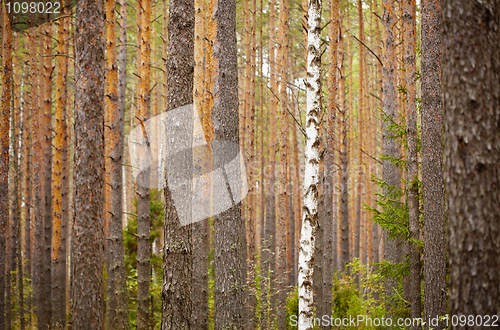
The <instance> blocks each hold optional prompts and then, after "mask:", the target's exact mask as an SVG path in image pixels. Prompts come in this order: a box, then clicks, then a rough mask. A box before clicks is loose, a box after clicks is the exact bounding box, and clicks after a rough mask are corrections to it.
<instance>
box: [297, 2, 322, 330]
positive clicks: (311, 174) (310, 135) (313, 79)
mask: <svg viewBox="0 0 500 330" xmlns="http://www.w3.org/2000/svg"><path fill="white" fill-rule="evenodd" d="M321 6H322V0H309V6H308V8H309V9H308V14H309V19H308V36H307V82H306V88H307V116H306V149H305V157H306V162H305V175H304V215H303V219H302V230H301V234H300V253H299V330H309V329H313V320H314V313H313V305H314V303H313V260H314V259H313V252H314V243H315V241H314V239H315V236H316V223H317V221H318V184H319V179H318V174H319V157H320V151H319V146H320V121H321V119H320V117H321V106H320V105H321V103H320V97H321V80H320V79H321V77H320V66H321V50H320V31H321V30H320V29H321V27H320V23H321Z"/></svg>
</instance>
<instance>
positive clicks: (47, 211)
mask: <svg viewBox="0 0 500 330" xmlns="http://www.w3.org/2000/svg"><path fill="white" fill-rule="evenodd" d="M44 37H45V42H44V52H43V57H42V58H41V61H42V62H43V70H44V71H43V75H42V76H43V80H44V83H43V93H44V94H43V113H44V117H43V121H42V129H43V131H44V135H45V139H44V140H43V142H42V149H43V153H44V155H45V158H44V162H43V164H44V174H43V180H44V222H45V225H44V228H45V229H44V232H45V248H44V250H45V257H44V272H45V279H46V283H45V295H46V297H47V299H46V300H44V309H45V314H46V317H47V322H48V323H47V326H49V327H51V326H52V325H51V318H52V316H51V315H52V308H51V296H52V277H51V274H52V271H51V264H52V263H51V260H52V41H53V39H52V23H51V22H47V23H45V24H44Z"/></svg>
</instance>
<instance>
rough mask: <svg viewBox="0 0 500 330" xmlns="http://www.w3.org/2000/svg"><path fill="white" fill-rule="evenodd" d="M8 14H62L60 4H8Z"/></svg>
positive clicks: (48, 2)
mask: <svg viewBox="0 0 500 330" xmlns="http://www.w3.org/2000/svg"><path fill="white" fill-rule="evenodd" d="M5 9H6V10H7V13H8V14H28V13H30V14H60V13H61V12H60V9H61V3H60V2H57V1H55V2H50V1H47V2H34V1H33V2H17V1H16V2H10V1H9V2H6V3H5Z"/></svg>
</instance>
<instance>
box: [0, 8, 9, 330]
mask: <svg viewBox="0 0 500 330" xmlns="http://www.w3.org/2000/svg"><path fill="white" fill-rule="evenodd" d="M0 8H1V9H0V15H1V16H2V18H3V22H8V21H9V20H8V17H7V14H6V13H4V12H3V6H0ZM2 25H3V23H2ZM5 28H6V30H7V31H10V25H9V24H6V26H2V31H0V34H2V32H3V31H4V30H5ZM11 34H12V32H10V34H9V32H8V33H6V34H5V35H4V36H3V37H2V46H3V47H2V57H3V59H4V61H5V59H7V58H9V57H10V56H8V54H9V42H6V43H4V42H5V41H6V40H8V39H9V36H10V35H11ZM5 37H7V38H5ZM10 38H11V39H10V42H12V36H10ZM6 46H7V47H6ZM10 47H12V46H10ZM4 54H5V55H6V56H4ZM4 63H6V64H7V61H5V62H4ZM2 67H3V68H5V69H7V73H9V70H10V69H9V66H2ZM2 71H4V70H2ZM2 73H4V74H3V76H2V86H5V83H6V82H7V83H9V80H10V75H7V74H5V72H2ZM9 93H10V88H2V96H3V95H4V94H5V95H6V96H8V95H10V94H9ZM9 118H10V101H9V102H7V100H4V98H3V97H2V112H1V118H0V148H1V151H0V152H1V154H0V297H2V298H3V297H5V291H6V289H7V291H8V290H9V288H10V287H9V286H7V288H6V286H5V284H6V278H7V268H6V264H7V262H6V244H5V243H6V242H7V226H8V223H9V129H10V119H9ZM6 311H7V310H6V304H5V299H0V330H3V329H5V322H6V318H5V316H6V314H7V313H6ZM7 317H8V314H7Z"/></svg>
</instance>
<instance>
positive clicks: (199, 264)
mask: <svg viewBox="0 0 500 330" xmlns="http://www.w3.org/2000/svg"><path fill="white" fill-rule="evenodd" d="M194 6H195V27H194V28H195V31H194V61H195V67H194V82H193V89H194V94H193V99H194V107H195V111H197V113H198V115H199V116H200V118H201V120H202V126H203V130H204V133H205V134H204V136H205V139H206V140H209V137H208V136H209V133H208V131H209V130H211V127H210V126H211V123H210V122H208V121H207V120H206V118H205V117H206V116H207V112H208V111H210V110H211V109H208V105H207V104H206V102H207V96H206V94H208V92H209V90H208V88H207V87H208V86H207V84H206V83H205V79H206V73H207V70H206V67H207V65H206V64H207V51H206V36H207V33H206V24H205V23H206V15H207V12H206V10H207V8H206V1H200V0H195V3H194ZM209 143H210V142H209ZM193 156H194V160H195V163H200V162H201V164H202V167H203V169H202V171H201V173H196V175H202V174H203V173H207V172H209V169H210V166H211V164H210V159H206V158H208V157H206V158H203V157H204V154H203V152H201V153H200V154H196V153H195V154H194V155H193ZM197 159H199V160H197ZM202 189H203V190H204V194H205V196H204V198H203V200H202V201H200V202H201V203H202V205H199V207H200V209H204V211H203V212H204V213H206V212H207V211H209V210H210V202H211V198H210V196H211V194H212V192H211V187H210V186H209V185H207V186H204V187H202ZM208 230H209V223H208V219H206V220H203V221H200V222H196V223H194V224H193V295H192V300H193V302H195V303H194V304H193V310H192V322H193V323H192V328H193V329H200V330H204V329H207V330H208V326H209V320H208V316H209V314H208V313H209V312H208Z"/></svg>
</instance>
